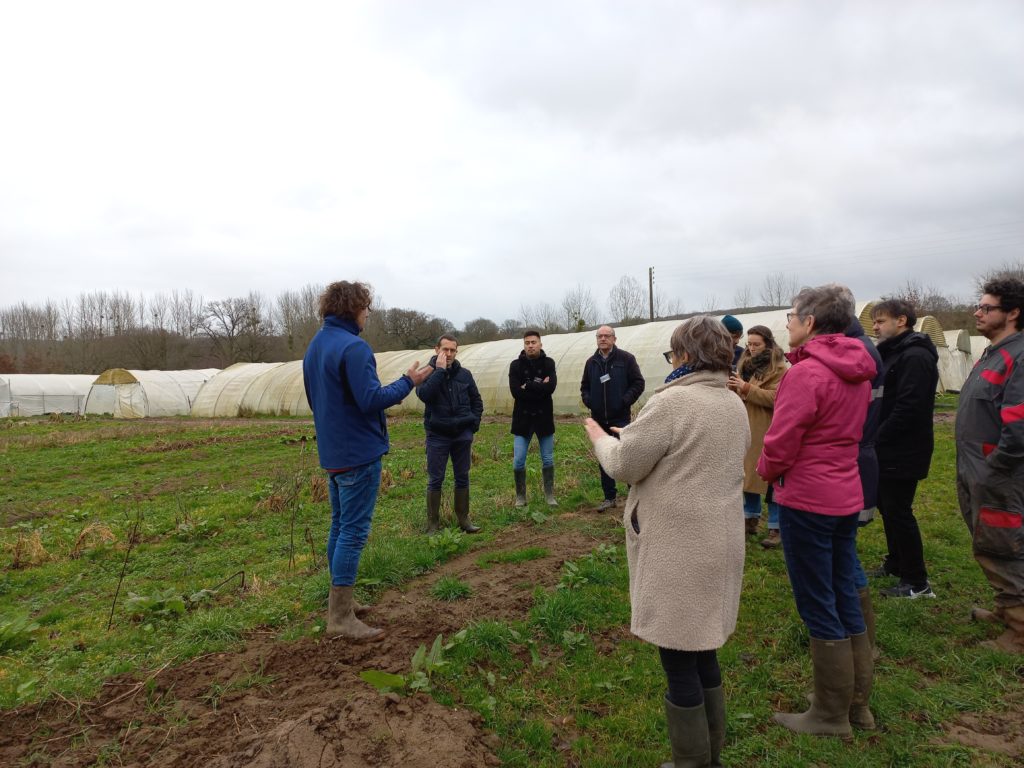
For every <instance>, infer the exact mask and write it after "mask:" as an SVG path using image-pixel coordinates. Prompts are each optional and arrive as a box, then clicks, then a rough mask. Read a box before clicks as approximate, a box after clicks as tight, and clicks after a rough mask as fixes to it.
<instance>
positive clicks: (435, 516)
mask: <svg viewBox="0 0 1024 768" xmlns="http://www.w3.org/2000/svg"><path fill="white" fill-rule="evenodd" d="M440 527H441V492H440V491H427V533H428V534H430V533H437V531H438V529H440Z"/></svg>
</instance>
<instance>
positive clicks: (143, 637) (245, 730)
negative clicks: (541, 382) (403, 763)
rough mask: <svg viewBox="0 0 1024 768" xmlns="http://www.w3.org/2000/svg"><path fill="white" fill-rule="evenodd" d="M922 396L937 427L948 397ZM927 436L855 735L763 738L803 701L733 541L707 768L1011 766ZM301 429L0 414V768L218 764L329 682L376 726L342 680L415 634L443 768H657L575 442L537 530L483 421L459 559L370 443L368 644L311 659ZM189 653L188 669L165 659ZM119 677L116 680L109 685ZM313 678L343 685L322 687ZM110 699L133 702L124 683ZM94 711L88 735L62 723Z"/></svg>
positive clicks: (496, 436)
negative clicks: (430, 650)
mask: <svg viewBox="0 0 1024 768" xmlns="http://www.w3.org/2000/svg"><path fill="white" fill-rule="evenodd" d="M940 403H941V406H942V407H941V408H940V410H949V409H950V408H951V407H955V398H952V397H949V398H944V399H942V400H941V401H940ZM936 432H937V437H938V440H937V443H938V449H937V452H936V457H935V460H934V462H933V469H932V476H931V477H930V478H929V479H928V481H927V482H925V483H924V484H923V485H922V487H921V490H920V491H919V494H918V513H919V517H920V519H921V521H922V527H923V530H924V534H925V540H926V544H925V546H926V557H927V559H928V562H929V567H930V571H931V576H932V582H933V585H934V587H935V591H936V592H937V593H938V595H939V599H937V600H931V601H926V600H919V601H914V602H897V603H891V602H888V603H887V602H884V601H882V600H881V599H878V598H876V606H877V609H878V614H879V620H878V634H879V644H880V646H881V648H882V658H881V660H880V662H879V666H878V670H877V677H876V686H875V693H874V696H873V700H872V704H873V709H874V711H875V714H876V717H877V718H878V721H879V723H880V725H881V729H880V730H879V731H877V732H874V733H871V734H858V735H857V736H856V737H855V739H854V741H853V742H852V743H844V742H841V741H838V740H819V739H814V738H810V737H798V736H795V735H793V734H790V733H788V732H786V731H784V730H783V729H781V728H778V727H776V726H774V725H771V724H770V721H771V711H772V708H773V707H782V708H786V709H795V708H796V707H799V706H801V705H802V704H803V702H804V698H803V697H804V694H805V692H806V691H807V690H809V686H810V674H809V673H810V665H809V660H808V658H807V651H806V634H805V631H804V629H803V627H802V624H801V623H800V621H799V619H798V617H797V616H796V612H795V610H794V608H793V603H792V597H791V595H790V593H789V587H788V582H787V580H786V575H785V569H784V566H783V563H782V557H781V553H780V552H768V551H764V550H762V549H761V548H760V547H758V546H754V545H752V546H751V547H750V548H749V550H748V555H747V570H746V578H745V590H744V595H743V601H742V605H741V615H740V625H739V627H738V629H737V632H736V634H735V636H734V637H733V638H732V640H731V641H730V642H729V643H728V644H727V646H726V647H725V649H724V650H723V652H722V654H721V656H722V660H723V665H724V668H723V671H724V676H725V681H726V686H727V696H728V705H729V734H728V744H727V750H726V753H725V755H724V757H725V762H726V764H728V765H735V766H755V765H757V766H794V765H806V766H812V765H813V766H826V765H827V766H977V765H992V766H1010V765H1018V764H1019V760H1020V759H1021V755H1022V754H1024V730H1022V720H1021V715H1020V714H1019V713H1020V712H1021V704H1022V703H1024V689H1022V686H1021V669H1022V667H1021V666H1020V661H1019V660H1016V659H1012V658H1010V657H1007V656H1001V655H998V654H995V653H992V652H989V651H985V650H981V649H978V648H977V647H976V645H977V643H978V641H980V640H982V639H985V638H987V637H990V636H992V635H993V634H994V632H995V628H994V627H991V626H987V625H979V624H974V623H971V622H970V620H969V608H970V605H971V604H972V603H981V604H987V603H988V601H989V600H990V592H989V589H988V587H987V584H986V583H985V581H984V579H983V577H982V576H981V574H980V572H979V571H978V569H977V567H976V566H975V564H974V562H973V560H972V558H971V556H970V546H969V541H968V537H967V533H966V530H965V529H964V527H963V524H962V522H961V520H960V515H959V512H958V510H957V508H956V494H955V488H954V484H953V472H954V469H953V466H954V451H953V445H952V437H951V435H952V424H951V423H950V422H949V420H948V419H947V418H945V417H943V418H942V419H941V420H940V423H939V424H938V425H937V428H936ZM312 437H313V430H312V425H311V423H310V422H308V421H306V420H300V419H296V420H288V419H256V420H224V421H219V420H209V421H201V420H188V419H181V420H176V419H168V420H153V421H138V422H131V423H129V422H116V421H113V420H106V419H93V418H90V419H89V420H87V421H72V420H65V421H63V422H51V421H48V420H43V419H40V420H28V421H18V420H2V421H0V567H2V570H0V707H2V708H3V709H5V710H7V714H6V715H5V722H9V725H8V726H7V727H5V729H3V730H4V731H5V733H4V734H2V735H0V763H3V764H5V765H6V764H11V765H17V764H24V765H33V764H40V765H42V764H49V763H50V762H52V761H53V760H54V759H56V758H57V757H58V756H60V757H61V759H62V760H63V761H64V763H62V764H68V765H116V764H120V763H121V762H125V763H127V762H133V761H140V760H141V761H145V760H146V759H157V758H156V757H155V756H156V755H160V756H161V757H160V758H159V760H158V761H159V762H162V764H164V765H185V764H187V762H188V760H187V755H188V754H192V757H193V758H194V757H195V755H196V754H199V753H205V752H206V751H207V750H209V751H211V752H213V751H216V752H217V753H218V754H234V753H236V752H237V753H239V754H241V752H242V751H243V747H245V748H249V746H248V745H249V744H250V742H251V741H252V739H257V738H264V737H263V736H261V734H264V733H268V734H269V733H271V732H272V731H273V728H274V727H275V726H274V723H275V722H276V721H277V720H280V718H281V716H283V715H280V713H279V715H278V716H275V715H274V712H275V707H279V708H281V709H282V711H283V709H284V708H286V707H289V706H291V707H292V714H290V715H289V717H293V716H294V717H298V715H296V714H295V708H296V707H300V705H301V706H305V705H304V704H301V702H302V701H303V699H302V698H301V696H302V691H304V690H307V689H308V690H319V689H318V688H317V686H325V685H341V688H339V689H333V688H331V689H324V690H325V691H326V692H325V693H323V696H322V697H334V698H338V697H339V696H340V700H342V701H344V700H345V697H350V696H358V697H362V698H360V701H362V702H363V704H362V707H363V708H364V709H367V708H372V707H373V706H375V705H374V704H373V702H376V701H378V700H379V701H380V702H382V703H381V704H380V706H381V707H385V706H394V704H389V703H388V701H389V700H387V699H384V698H383V697H381V696H380V694H378V693H377V692H376V691H375V690H374V689H373V688H371V687H369V686H368V685H366V684H365V683H363V682H361V681H360V680H359V678H358V674H359V673H360V672H363V671H365V670H367V669H381V670H386V671H388V672H391V673H397V674H402V675H406V676H407V677H409V679H412V676H411V673H412V667H411V656H412V652H413V651H415V648H416V646H417V645H418V644H419V643H421V642H423V643H425V644H426V645H428V646H429V645H430V641H431V640H432V639H433V637H434V635H435V634H443V635H444V637H445V643H446V644H450V647H449V648H448V649H447V650H446V651H445V652H444V662H445V663H444V664H443V665H441V666H439V667H438V668H437V669H436V670H432V673H431V675H430V676H429V680H428V684H427V685H426V688H427V689H429V691H430V696H431V697H432V698H428V697H426V696H424V695H423V694H419V695H416V696H407V697H405V698H404V699H403V701H405V702H406V704H407V706H408V707H411V710H412V713H413V715H411V716H416V715H417V714H418V715H424V716H425V713H428V712H435V711H436V710H435V709H433V708H437V709H440V710H442V711H447V712H449V713H450V716H451V717H452V718H457V717H460V716H461V715H459V714H458V713H460V712H466V711H468V712H471V713H476V714H475V715H474V717H476V718H478V719H477V720H474V721H473V722H472V723H470V724H469V725H466V728H469V731H467V733H471V734H472V733H475V734H477V736H466V735H465V734H463V735H462V736H458V735H457V734H459V733H462V731H459V730H458V729H457V728H456V727H455V725H452V728H453V731H452V733H453V735H452V736H451V738H452V740H453V742H452V743H453V744H454V743H455V741H454V740H456V739H457V738H461V739H463V742H465V743H463V742H460V745H461V746H463V747H465V748H466V749H467V750H470V751H469V752H467V754H477V752H472V750H473V749H477V750H478V751H479V750H483V751H491V752H493V753H494V754H496V755H497V756H498V757H499V758H500V759H501V760H503V761H504V764H506V765H512V766H524V767H525V766H576V765H582V766H624V765H651V764H658V761H660V760H664V759H667V755H668V751H667V750H668V743H667V739H666V736H665V728H664V721H663V715H662V711H661V697H662V694H663V688H664V685H663V680H662V675H661V671H660V667H659V665H658V662H657V656H656V653H655V652H654V650H653V649H652V648H651V647H650V646H648V645H646V644H644V643H641V642H638V641H636V640H633V639H630V636H629V634H628V617H629V605H628V592H627V580H626V573H625V559H624V553H623V549H622V534H621V526H620V524H619V521H618V515H619V514H620V513H621V507H620V509H619V510H618V511H617V512H616V513H615V514H614V515H610V516H609V515H599V514H597V513H596V512H593V511H591V510H592V505H593V504H594V503H595V502H597V501H599V500H600V488H599V484H598V478H597V473H596V468H595V467H594V464H593V461H592V459H591V457H590V455H589V448H588V446H587V444H586V442H585V439H584V435H583V432H582V429H581V428H580V427H579V426H578V424H577V422H575V421H567V422H561V423H560V424H559V431H558V434H557V443H556V461H557V464H558V496H559V499H560V501H561V504H560V506H559V507H558V509H557V510H555V511H553V512H552V511H551V510H549V508H548V507H546V506H545V505H543V504H542V503H539V501H538V499H539V495H540V494H539V490H540V489H539V485H540V478H539V474H540V473H539V462H538V460H537V457H536V456H535V455H534V454H531V456H530V464H529V466H530V483H531V501H532V502H533V503H531V505H530V507H528V508H527V509H516V508H515V507H514V506H513V504H512V502H513V494H512V487H511V486H512V483H511V474H512V473H511V452H512V451H511V437H510V436H509V434H508V424H507V422H504V421H490V422H488V423H485V424H484V426H483V428H482V430H481V432H480V434H479V436H478V440H477V443H476V446H475V449H474V464H473V471H472V483H473V489H472V495H473V516H474V519H476V520H477V521H478V522H479V523H480V524H482V525H483V526H484V528H485V533H484V534H483V535H481V536H479V537H473V538H472V539H470V538H468V537H465V536H462V535H459V534H455V533H454V532H451V533H446V534H444V535H442V536H438V537H432V538H429V539H428V538H427V537H426V536H424V535H422V533H421V530H422V526H423V522H424V520H423V502H422V498H423V490H424V484H425V471H424V462H423V452H422V427H421V425H420V424H419V423H418V421H417V420H415V419H410V420H404V421H400V422H394V423H393V425H392V443H393V450H392V453H391V454H390V456H388V457H387V459H386V462H385V468H386V471H385V482H384V485H385V488H384V490H383V493H382V496H381V502H380V504H379V507H378V514H377V518H376V520H375V524H374V531H373V534H372V536H371V541H370V545H369V547H368V549H367V551H366V553H365V555H364V560H363V568H362V569H361V572H360V577H361V582H360V590H361V592H362V595H363V598H364V599H368V600H370V601H375V602H377V603H378V607H377V612H376V613H375V619H374V620H375V621H378V622H380V623H381V625H383V626H388V627H389V629H391V630H392V632H393V637H394V639H393V640H390V641H388V642H387V643H386V644H384V645H382V646H377V647H375V648H372V649H369V650H366V651H358V652H356V651H352V652H349V651H347V650H338V647H339V646H338V645H333V646H332V645H330V644H324V643H322V642H321V640H320V639H319V638H320V635H321V633H322V629H323V611H324V606H325V601H326V595H327V586H328V583H327V578H326V572H325V566H324V563H323V554H322V551H321V550H322V549H323V543H322V542H323V539H324V537H325V535H326V524H327V505H326V502H324V501H314V500H313V498H314V494H316V493H317V492H318V490H319V489H318V488H317V486H316V479H317V478H318V477H319V472H318V470H316V458H315V444H314V443H313V442H312V440H311V438H312ZM449 483H450V478H449ZM694 503H699V500H694ZM133 530H137V538H136V540H134V541H132V545H131V547H130V551H129V546H128V545H129V541H130V540H131V535H132V531H133ZM860 546H861V553H862V557H863V559H864V561H865V564H866V565H867V566H868V567H871V566H874V565H875V564H877V562H878V561H879V560H880V559H881V556H882V554H883V549H884V540H883V536H882V530H881V525H880V523H875V524H872V525H870V526H868V527H867V528H866V529H864V531H863V532H862V536H861V545H860ZM122 572H123V579H122ZM243 574H244V585H245V586H244V588H243V587H242V586H241V585H242V581H243V579H242V576H243ZM442 576H443V578H441V577H442ZM119 581H120V582H121V585H120V593H119V596H118V598H117V603H116V606H115V607H114V611H113V616H112V619H111V618H110V613H111V605H112V601H113V599H114V595H115V592H116V591H118V583H119ZM878 586H879V585H878V584H875V585H873V587H874V588H877V587H878ZM666 599H671V596H666ZM108 620H110V621H111V628H110V629H109V630H108V629H107V624H108ZM461 630H465V631H464V632H460V631H461ZM219 653H224V654H225V655H223V656H210V654H219ZM325 655H326V656H328V657H330V656H332V655H334V656H337V659H338V662H337V664H336V665H335V666H333V667H331V670H332V671H331V672H330V673H327V672H325V671H324V670H323V669H320V668H319V667H318V662H317V659H321V658H324V657H325ZM256 656H258V659H259V660H258V661H254V660H253V659H254V658H255V657H256ZM190 659H195V660H196V661H195V662H193V664H195V665H197V666H195V667H187V668H186V667H182V665H186V664H188V663H189V660H190ZM204 659H212V660H215V663H209V664H208V667H204V666H203V665H204V664H207V662H206V661H204ZM300 660H301V661H300ZM179 668H181V669H180V670H179ZM187 669H192V670H194V671H191V672H187V671H186V670H187ZM175 670H179V671H175ZM204 670H205V671H204ZM121 673H133V674H135V675H137V677H134V678H133V677H124V676H123V675H122V676H121V677H113V676H117V675H121ZM207 675H208V676H209V677H206V676H207ZM218 675H220V676H219V677H218ZM340 675H344V676H347V677H345V678H344V679H345V680H346V682H345V683H344V685H342V684H341V683H338V682H337V681H334V682H328V681H329V680H330V679H331V678H332V677H334V676H340ZM165 678H167V679H170V680H173V681H176V682H174V683H161V681H162V680H164V679H165ZM136 679H137V680H138V681H139V682H140V684H139V685H138V686H136V687H134V688H133V687H132V686H131V684H130V682H125V681H131V680H136ZM119 686H127V687H124V688H122V687H119ZM161 686H162V687H161ZM120 691H125V692H126V693H120ZM132 691H134V693H133V692H132ZM339 692H340V693H339ZM128 694H131V695H130V696H129V695H128ZM318 695H320V694H318ZM115 699H116V704H114V700H115ZM296 702H299V703H296ZM108 704H114V706H113V707H112V708H109V709H108V708H106V707H107V706H108ZM439 705H443V706H439ZM311 706H312V705H311ZM11 710H15V711H11ZM98 711H102V712H104V713H107V714H106V717H105V719H103V720H102V721H101V720H100V719H98V718H97V717H95V716H91V715H89V713H90V712H98ZM111 712H116V713H117V714H116V715H111V714H110V713H111ZM338 716H339V717H342V718H343V717H344V714H343V713H342V714H339V715H338ZM275 717H276V720H275ZM247 718H248V719H249V720H250V724H251V725H252V728H251V729H250V728H249V727H248V726H245V725H244V724H245V721H246V719H247ZM467 722H468V721H467ZM236 723H241V724H243V726H244V727H243V726H239V728H238V729H237V730H236V725H235V724H236ZM485 729H489V730H491V731H493V732H494V733H495V734H497V739H494V738H493V737H486V734H485ZM253 733H255V734H256V735H255V736H254V735H253ZM375 738H376V737H375ZM389 738H397V737H388V736H380V739H382V741H381V742H380V743H379V744H376V743H375V746H374V749H379V750H383V752H381V753H380V754H385V753H387V754H393V753H388V752H387V750H388V749H391V748H392V747H393V745H392V746H389V744H388V739H389ZM190 740H191V741H190ZM247 740H248V741H247ZM271 741H273V739H271V737H270V736H266V741H265V742H261V744H266V745H269V744H270V743H271ZM188 744H191V746H189V747H186V746H183V745H188ZM261 748H262V749H266V750H269V749H270V748H271V747H270V746H262V747H261ZM460 748H461V747H460ZM161 750H163V751H161ZM175 750H177V751H175ZM190 750H191V752H190ZM1000 750H1002V751H1000ZM296 764H301V763H299V762H296ZM383 764H386V763H383ZM444 764H445V763H444V762H443V761H442V762H439V763H438V765H439V766H440V765H444Z"/></svg>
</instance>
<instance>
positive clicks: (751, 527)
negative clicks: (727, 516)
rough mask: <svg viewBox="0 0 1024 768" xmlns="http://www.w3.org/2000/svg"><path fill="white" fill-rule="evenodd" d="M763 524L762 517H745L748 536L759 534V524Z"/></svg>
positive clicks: (744, 525) (744, 522)
mask: <svg viewBox="0 0 1024 768" xmlns="http://www.w3.org/2000/svg"><path fill="white" fill-rule="evenodd" d="M760 524H761V518H760V517H745V518H743V527H744V529H745V531H746V534H747V536H756V535H757V526H759V525H760Z"/></svg>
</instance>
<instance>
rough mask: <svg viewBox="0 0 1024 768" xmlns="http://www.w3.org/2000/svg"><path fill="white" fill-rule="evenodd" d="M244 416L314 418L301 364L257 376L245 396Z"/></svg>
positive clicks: (289, 364) (290, 365) (243, 396)
mask: <svg viewBox="0 0 1024 768" xmlns="http://www.w3.org/2000/svg"><path fill="white" fill-rule="evenodd" d="M240 410H241V412H242V413H251V414H267V415H270V416H312V415H313V412H312V411H311V410H310V409H309V403H307V402H306V390H305V387H304V386H303V382H302V361H301V360H292V361H291V362H287V363H282V364H281V365H278V366H276V367H274V368H272V369H270V370H267V371H265V372H263V373H261V374H260V375H259V376H257V377H256V378H255V379H254V380H253V382H252V384H250V385H249V387H248V388H247V389H246V390H245V393H244V394H243V395H242V401H241V406H240Z"/></svg>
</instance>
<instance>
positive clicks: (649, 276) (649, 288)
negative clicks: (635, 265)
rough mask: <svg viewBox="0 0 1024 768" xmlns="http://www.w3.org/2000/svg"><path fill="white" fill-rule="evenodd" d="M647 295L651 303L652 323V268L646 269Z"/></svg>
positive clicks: (652, 317)
mask: <svg viewBox="0 0 1024 768" xmlns="http://www.w3.org/2000/svg"><path fill="white" fill-rule="evenodd" d="M647 295H648V297H649V298H650V301H651V321H652V322H653V321H654V267H648V268H647Z"/></svg>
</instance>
